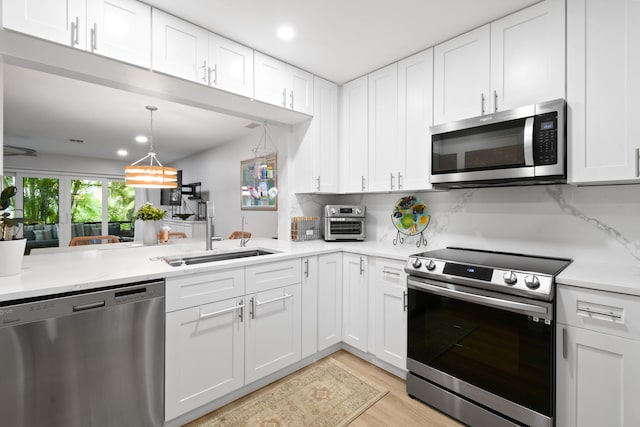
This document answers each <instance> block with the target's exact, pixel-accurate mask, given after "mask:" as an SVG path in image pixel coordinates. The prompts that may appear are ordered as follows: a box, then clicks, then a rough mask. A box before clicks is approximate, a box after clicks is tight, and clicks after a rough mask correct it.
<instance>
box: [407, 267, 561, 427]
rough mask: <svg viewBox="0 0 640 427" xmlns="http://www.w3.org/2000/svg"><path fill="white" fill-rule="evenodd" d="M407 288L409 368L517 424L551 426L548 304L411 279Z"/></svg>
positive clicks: (551, 335)
mask: <svg viewBox="0 0 640 427" xmlns="http://www.w3.org/2000/svg"><path fill="white" fill-rule="evenodd" d="M408 288H409V289H408V345H407V356H408V363H407V366H408V369H409V370H410V371H412V372H413V373H415V374H416V375H418V376H420V377H422V378H424V379H426V380H428V381H430V382H432V383H434V384H437V385H438V386H440V387H442V388H445V389H448V390H449V391H452V392H455V393H456V394H458V395H462V396H463V397H464V398H466V399H468V400H471V401H473V402H475V403H478V404H480V405H482V406H484V407H487V408H489V409H491V410H493V411H495V412H497V413H499V414H502V415H503V416H507V417H509V418H511V419H514V420H516V421H518V422H521V423H523V424H526V425H531V426H547V425H552V419H553V402H554V386H553V384H554V363H553V360H554V342H555V341H554V324H553V323H554V322H553V306H552V304H551V303H547V302H542V301H535V300H534V301H532V300H527V299H524V298H517V297H512V296H505V295H504V294H497V293H494V292H490V291H485V290H482V289H477V288H471V287H467V286H461V285H454V284H449V283H444V282H438V281H433V280H429V279H425V278H418V277H412V276H411V277H409V278H408ZM427 403H428V402H427Z"/></svg>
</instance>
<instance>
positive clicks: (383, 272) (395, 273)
mask: <svg viewBox="0 0 640 427" xmlns="http://www.w3.org/2000/svg"><path fill="white" fill-rule="evenodd" d="M382 274H389V275H391V276H396V277H400V272H398V271H389V270H387V269H386V268H385V269H383V270H382Z"/></svg>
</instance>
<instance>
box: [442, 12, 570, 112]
mask: <svg viewBox="0 0 640 427" xmlns="http://www.w3.org/2000/svg"><path fill="white" fill-rule="evenodd" d="M564 24H565V2H564V0H546V1H543V2H540V3H538V4H535V5H533V6H531V7H529V8H526V9H523V10H521V11H519V12H516V13H514V14H511V15H509V16H507V17H505V18H502V19H500V20H498V21H495V22H492V23H491V24H488V25H485V26H483V27H480V28H478V29H476V30H473V31H470V32H468V33H465V34H463V35H461V36H458V37H456V38H454V39H451V40H448V41H446V42H444V43H442V44H440V45H438V46H436V47H435V48H434V49H435V50H434V102H433V105H434V107H433V108H434V111H433V122H434V124H440V123H445V122H449V121H455V120H460V119H465V118H468V117H474V116H480V115H483V114H487V113H492V112H495V111H502V110H506V109H510V108H515V107H521V106H525V105H529V104H534V103H537V102H543V101H549V100H552V99H556V98H564V96H565V65H564V64H565V43H564V40H565V37H564V34H565V25H564Z"/></svg>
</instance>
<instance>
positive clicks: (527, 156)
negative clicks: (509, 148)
mask: <svg viewBox="0 0 640 427" xmlns="http://www.w3.org/2000/svg"><path fill="white" fill-rule="evenodd" d="M533 123H534V118H533V117H527V119H526V120H525V122H524V144H523V148H524V165H525V166H534V164H533Z"/></svg>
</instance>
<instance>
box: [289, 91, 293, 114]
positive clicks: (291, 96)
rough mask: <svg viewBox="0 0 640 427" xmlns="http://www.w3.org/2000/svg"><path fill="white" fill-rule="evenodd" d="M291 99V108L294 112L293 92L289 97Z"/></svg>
mask: <svg viewBox="0 0 640 427" xmlns="http://www.w3.org/2000/svg"><path fill="white" fill-rule="evenodd" d="M289 97H290V98H291V104H290V107H291V109H292V110H293V91H291V95H289Z"/></svg>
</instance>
